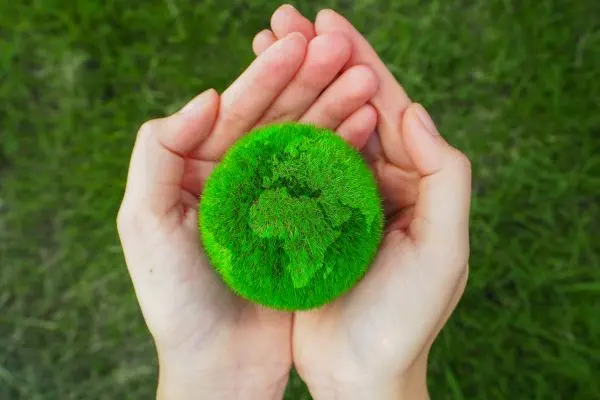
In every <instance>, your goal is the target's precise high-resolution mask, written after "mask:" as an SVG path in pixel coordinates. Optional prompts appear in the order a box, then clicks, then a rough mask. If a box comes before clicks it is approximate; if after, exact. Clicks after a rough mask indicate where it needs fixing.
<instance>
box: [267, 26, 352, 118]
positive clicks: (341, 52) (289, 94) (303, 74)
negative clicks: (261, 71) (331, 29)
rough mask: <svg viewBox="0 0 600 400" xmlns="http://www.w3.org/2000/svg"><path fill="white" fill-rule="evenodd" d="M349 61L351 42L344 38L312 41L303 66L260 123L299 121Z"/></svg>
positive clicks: (329, 36)
mask: <svg viewBox="0 0 600 400" xmlns="http://www.w3.org/2000/svg"><path fill="white" fill-rule="evenodd" d="M349 59H350V42H348V39H346V37H345V36H344V35H342V34H339V33H334V34H331V35H321V36H319V37H318V38H315V39H314V40H312V41H311V42H310V43H309V44H308V50H307V52H306V57H305V61H304V64H302V67H301V68H300V70H299V71H298V73H297V74H296V76H295V77H294V79H293V80H292V82H291V83H290V84H289V85H288V86H287V87H286V88H285V89H284V91H283V92H282V93H281V94H280V95H279V97H277V100H275V102H274V103H273V104H272V105H271V107H270V108H269V110H268V111H267V112H266V113H265V114H264V115H263V117H262V118H261V119H260V121H259V124H267V123H273V122H278V121H293V120H297V119H298V117H300V116H301V115H302V114H303V113H304V112H305V111H306V110H307V109H308V108H309V107H310V105H311V104H312V103H313V102H314V101H315V99H316V98H317V97H319V94H320V93H321V92H322V91H323V89H325V88H326V87H327V86H328V85H329V84H330V83H331V81H333V80H334V79H335V77H336V76H337V74H338V73H339V72H340V70H341V69H342V67H343V66H344V64H345V63H346V62H347V61H348V60H349Z"/></svg>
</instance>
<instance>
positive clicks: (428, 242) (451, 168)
mask: <svg viewBox="0 0 600 400" xmlns="http://www.w3.org/2000/svg"><path fill="white" fill-rule="evenodd" d="M403 130H404V134H403V137H404V144H405V146H406V149H407V151H408V154H409V155H410V157H411V159H412V161H413V163H414V165H415V166H416V168H417V171H418V172H419V174H420V175H421V179H420V181H419V195H418V198H417V202H416V204H415V210H414V217H413V220H412V222H411V225H410V226H409V232H410V234H411V236H412V237H413V239H414V240H415V241H416V242H417V244H420V245H422V247H423V248H424V249H429V250H432V249H435V252H433V253H434V254H435V257H436V258H438V259H445V260H446V263H448V262H449V261H450V260H453V261H454V262H455V263H456V264H462V265H463V266H464V265H465V264H466V261H467V260H466V258H465V257H468V242H469V240H468V239H469V233H468V229H469V208H470V199H471V166H470V162H469V159H468V158H467V157H466V156H465V155H464V154H462V153H461V152H460V151H458V150H456V149H455V148H453V147H451V146H450V145H449V144H448V143H447V142H446V141H445V140H444V139H443V138H442V137H441V136H440V134H439V133H438V131H437V128H436V126H435V124H434V123H433V121H432V120H431V117H429V114H428V113H427V111H426V110H425V109H424V108H423V107H422V106H421V105H419V104H413V105H412V106H410V107H409V108H408V109H407V111H406V114H405V117H404V121H403ZM463 258H464V260H463Z"/></svg>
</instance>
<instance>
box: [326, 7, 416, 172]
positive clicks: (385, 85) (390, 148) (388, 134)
mask: <svg viewBox="0 0 600 400" xmlns="http://www.w3.org/2000/svg"><path fill="white" fill-rule="evenodd" d="M315 31H316V32H317V34H318V35H322V34H325V33H331V32H343V33H344V34H346V35H348V38H349V39H350V41H351V43H352V57H351V59H350V61H349V62H348V64H347V68H351V67H352V66H355V65H358V64H363V65H368V66H369V67H371V68H372V69H373V71H374V72H375V74H376V75H377V77H378V79H379V81H380V85H379V90H378V91H377V93H376V94H375V95H374V96H373V99H372V100H371V104H373V105H374V106H375V108H376V109H377V111H378V113H379V120H378V127H377V130H378V132H379V134H380V140H381V144H382V149H383V151H384V152H385V155H386V157H387V158H388V159H389V160H390V161H391V162H392V163H393V164H395V165H396V166H398V167H400V168H404V169H413V168H414V166H413V165H412V163H411V160H410V157H408V154H407V152H406V150H405V149H404V144H403V142H402V137H401V135H400V134H399V128H400V126H401V120H402V114H403V113H404V111H405V110H406V108H407V107H408V106H409V105H410V104H411V100H410V99H409V97H408V95H407V94H406V92H405V91H404V89H403V88H402V86H400V84H399V83H398V81H397V80H396V78H394V76H393V75H392V73H391V72H390V71H389V70H388V68H387V67H386V65H385V64H384V63H383V61H381V59H380V58H379V57H378V55H377V53H376V52H375V50H373V48H372V47H371V45H370V44H369V42H368V41H367V40H366V39H365V38H364V37H363V35H361V34H360V32H358V31H357V30H356V29H355V28H354V27H353V26H352V24H351V23H350V22H348V20H346V19H345V18H344V17H342V16H341V15H339V14H338V13H336V12H335V11H333V10H322V11H321V12H319V14H317V18H316V21H315Z"/></svg>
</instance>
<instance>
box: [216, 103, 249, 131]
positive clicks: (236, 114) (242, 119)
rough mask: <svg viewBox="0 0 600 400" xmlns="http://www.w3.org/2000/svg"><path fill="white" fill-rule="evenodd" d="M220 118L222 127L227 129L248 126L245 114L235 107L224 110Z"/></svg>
mask: <svg viewBox="0 0 600 400" xmlns="http://www.w3.org/2000/svg"><path fill="white" fill-rule="evenodd" d="M221 117H222V120H223V123H224V125H225V126H228V127H230V126H233V127H238V126H246V125H249V124H250V121H249V120H248V116H247V113H245V112H244V111H243V110H240V109H239V107H235V106H233V107H227V108H224V109H223V111H222V114H221Z"/></svg>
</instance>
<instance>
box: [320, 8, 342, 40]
mask: <svg viewBox="0 0 600 400" xmlns="http://www.w3.org/2000/svg"><path fill="white" fill-rule="evenodd" d="M347 24H348V21H347V20H346V18H344V17H343V16H342V15H340V14H338V13H337V12H336V11H334V10H332V9H331V8H325V9H322V10H321V11H319V12H318V13H317V16H316V17H315V32H316V33H317V35H320V34H322V33H325V32H332V31H335V30H341V29H344V28H347V26H346V25H347Z"/></svg>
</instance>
